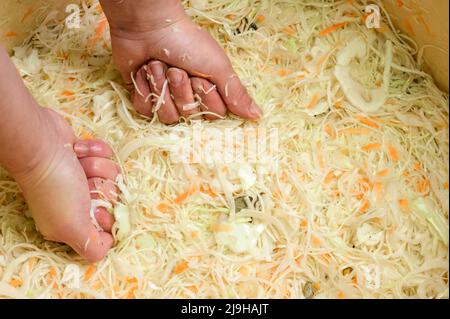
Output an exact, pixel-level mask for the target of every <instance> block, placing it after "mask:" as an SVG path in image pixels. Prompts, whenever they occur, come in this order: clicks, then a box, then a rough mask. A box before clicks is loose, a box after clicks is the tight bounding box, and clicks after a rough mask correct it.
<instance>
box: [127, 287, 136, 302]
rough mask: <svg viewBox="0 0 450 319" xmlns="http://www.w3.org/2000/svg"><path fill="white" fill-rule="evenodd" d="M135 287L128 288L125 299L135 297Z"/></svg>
mask: <svg viewBox="0 0 450 319" xmlns="http://www.w3.org/2000/svg"><path fill="white" fill-rule="evenodd" d="M136 290H137V287H132V288H130V290H128V293H127V295H126V296H125V299H135V298H136V294H135V292H136Z"/></svg>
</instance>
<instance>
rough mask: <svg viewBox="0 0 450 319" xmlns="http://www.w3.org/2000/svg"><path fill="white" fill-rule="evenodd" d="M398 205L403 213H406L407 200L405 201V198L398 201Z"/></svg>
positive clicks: (407, 207)
mask: <svg viewBox="0 0 450 319" xmlns="http://www.w3.org/2000/svg"><path fill="white" fill-rule="evenodd" d="M398 203H399V205H400V208H401V209H402V210H403V211H406V210H408V209H409V200H407V199H405V198H402V199H400V200H399V201H398Z"/></svg>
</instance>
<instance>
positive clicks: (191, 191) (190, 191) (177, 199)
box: [173, 186, 197, 205]
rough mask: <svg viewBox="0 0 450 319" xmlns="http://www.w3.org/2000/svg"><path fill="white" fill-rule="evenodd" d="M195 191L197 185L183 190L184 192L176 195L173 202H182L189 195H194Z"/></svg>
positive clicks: (178, 203)
mask: <svg viewBox="0 0 450 319" xmlns="http://www.w3.org/2000/svg"><path fill="white" fill-rule="evenodd" d="M196 192H197V187H196V186H194V187H192V188H191V189H189V190H188V191H187V192H184V193H182V194H180V195H178V196H177V198H175V199H174V201H173V202H174V203H175V204H177V205H180V204H182V203H184V202H185V201H186V200H187V199H188V198H189V197H191V196H192V195H194V194H195V193H196Z"/></svg>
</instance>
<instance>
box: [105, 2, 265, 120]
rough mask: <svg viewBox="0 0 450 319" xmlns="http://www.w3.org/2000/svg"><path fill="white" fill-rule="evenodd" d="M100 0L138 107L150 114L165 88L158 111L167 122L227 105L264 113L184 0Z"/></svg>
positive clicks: (249, 114) (221, 110)
mask: <svg viewBox="0 0 450 319" xmlns="http://www.w3.org/2000/svg"><path fill="white" fill-rule="evenodd" d="M101 3H102V6H103V8H104V11H105V14H106V16H107V17H108V20H109V23H110V28H111V38H112V46H113V56H114V61H115V63H116V65H117V67H118V69H119V71H120V72H121V74H122V76H123V78H124V80H125V82H126V84H127V86H128V88H129V89H130V91H131V92H132V96H133V101H134V105H135V107H136V110H137V111H138V112H139V113H141V114H143V115H146V116H149V117H151V116H152V110H153V108H154V107H155V105H156V100H157V98H158V97H159V96H160V95H161V94H162V93H165V94H164V102H163V103H162V104H161V103H159V106H160V107H159V109H158V116H159V119H160V121H161V122H163V123H166V124H172V123H175V122H177V121H178V120H179V118H180V116H189V115H192V114H195V113H198V112H212V113H215V114H217V115H218V116H214V115H212V114H209V115H207V116H206V118H208V119H215V118H218V117H222V116H224V115H225V114H226V113H227V111H230V112H232V113H234V114H236V115H238V116H241V117H243V118H245V119H250V120H256V119H258V118H259V117H260V116H261V115H262V113H261V110H260V108H259V107H258V106H257V105H256V103H255V102H254V101H253V100H252V98H251V97H250V96H249V94H248V92H247V90H246V88H245V87H244V86H243V85H242V83H241V81H240V80H239V78H238V77H237V75H236V73H235V72H234V70H233V67H232V65H231V62H230V60H229V59H228V57H227V56H226V54H225V52H224V51H223V49H222V48H221V47H220V46H219V45H218V43H217V42H216V41H215V40H214V39H213V38H212V37H211V36H210V35H209V34H208V33H207V32H205V31H204V30H202V29H201V28H199V27H198V26H197V25H196V24H195V23H194V22H193V21H192V20H191V19H190V18H189V17H188V16H187V15H186V14H185V12H184V9H183V8H182V6H181V4H180V1H178V0H167V1H156V0H144V1H133V2H130V1H128V2H127V1H117V0H103V1H101ZM132 76H133V78H134V81H135V84H136V85H135V84H133V79H132ZM166 80H167V85H166V87H165V85H164V83H166ZM136 86H137V88H138V90H135V87H136ZM164 87H165V92H163V88H164ZM197 101H199V102H201V103H195V102H197Z"/></svg>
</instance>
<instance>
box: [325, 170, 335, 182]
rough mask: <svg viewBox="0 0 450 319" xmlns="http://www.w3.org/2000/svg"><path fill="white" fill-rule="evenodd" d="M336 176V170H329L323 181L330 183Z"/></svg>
mask: <svg viewBox="0 0 450 319" xmlns="http://www.w3.org/2000/svg"><path fill="white" fill-rule="evenodd" d="M335 178H336V175H334V172H329V173H328V174H327V176H325V179H324V180H323V182H324V183H325V184H330V183H331V182H332V181H333V180H334V179H335Z"/></svg>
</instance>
